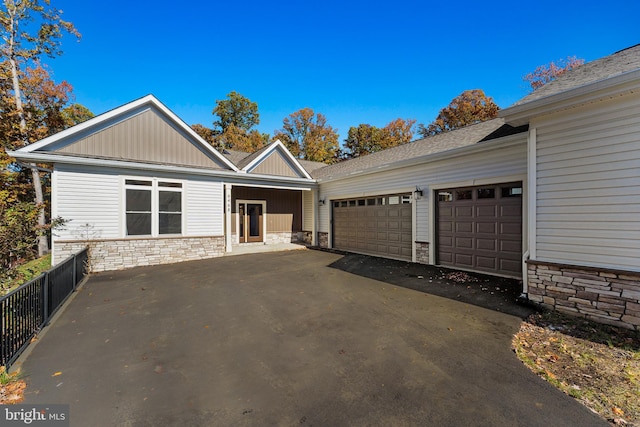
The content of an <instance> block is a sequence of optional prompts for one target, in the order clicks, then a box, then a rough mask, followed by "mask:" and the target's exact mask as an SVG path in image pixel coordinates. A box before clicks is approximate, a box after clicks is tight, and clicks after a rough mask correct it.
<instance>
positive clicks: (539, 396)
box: [23, 250, 607, 427]
mask: <svg viewBox="0 0 640 427" xmlns="http://www.w3.org/2000/svg"><path fill="white" fill-rule="evenodd" d="M341 258H342V257H341V256H340V255H337V254H332V253H327V252H320V251H312V250H302V251H287V252H277V253H266V254H255V255H244V256H233V257H223V258H218V259H214V260H208V261H197V262H187V263H181V264H173V265H166V266H159V267H145V268H137V269H132V270H128V271H121V272H114V273H103V274H99V275H96V276H93V277H92V278H91V279H90V280H89V282H88V283H87V284H86V285H85V286H84V287H83V288H82V290H81V291H80V293H79V294H78V295H77V297H76V298H75V299H74V300H73V301H72V303H71V304H70V305H69V307H68V308H67V309H66V310H65V311H64V312H63V313H62V315H61V316H60V318H59V319H58V320H57V322H56V323H55V324H54V325H52V326H51V328H50V330H49V331H48V332H47V333H46V334H45V336H44V337H42V338H41V340H40V342H39V343H38V344H37V346H36V347H35V348H34V349H33V351H32V352H31V354H30V355H29V357H28V358H27V360H26V361H25V362H24V364H23V373H24V374H25V375H26V379H27V382H28V389H27V395H26V401H27V402H28V403H48V404H51V403H69V404H70V405H71V412H70V419H71V425H72V426H93V425H96V426H97V425H100V426H109V425H113V426H218V425H219V426H230V425H234V426H244V425H252V426H253V425H255V426H271V425H287V426H290V425H301V426H347V425H350V426H351V425H354V426H364V425H371V426H510V427H511V426H544V427H548V426H572V425H575V426H583V427H586V426H606V425H607V423H605V422H604V421H602V420H601V419H599V418H598V417H597V416H596V415H594V414H593V413H591V412H590V411H588V410H587V409H585V408H584V407H583V406H582V405H580V404H579V403H577V402H576V401H575V400H573V399H572V398H570V397H567V396H565V395H564V394H562V393H561V392H559V391H557V390H556V389H555V388H553V387H552V386H550V385H549V384H547V383H545V382H544V381H543V380H541V379H539V378H538V377H536V376H535V375H534V374H532V373H531V372H529V370H528V369H527V368H526V367H524V366H523V365H522V364H521V363H520V362H519V361H518V360H517V358H516V357H515V355H514V354H513V351H512V350H511V338H512V336H513V334H514V333H515V332H516V331H517V330H518V327H519V324H520V321H521V319H520V318H519V317H517V316H513V315H510V314H506V313H500V312H497V311H493V310H488V309H485V308H482V307H478V306H474V305H470V304H466V303H461V302H458V301H454V300H452V299H448V298H443V297H439V296H434V295H430V294H426V293H423V292H419V291H416V290H411V289H406V288H403V287H399V286H395V285H390V284H387V283H384V282H381V281H376V280H372V279H370V278H366V277H362V276H360V275H355V274H351V273H348V272H346V271H343V270H341V269H339V268H333V267H329V266H330V265H332V264H336V263H337V262H338V261H339V260H340V259H341ZM369 259H370V260H374V261H372V262H375V258H369Z"/></svg>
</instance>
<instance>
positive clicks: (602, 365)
mask: <svg viewBox="0 0 640 427" xmlns="http://www.w3.org/2000/svg"><path fill="white" fill-rule="evenodd" d="M513 348H514V350H515V352H516V354H517V355H518V357H519V358H520V360H522V361H523V362H524V363H525V364H526V365H527V366H529V368H530V369H531V370H532V371H534V372H535V373H537V374H538V375H540V376H541V377H543V378H544V379H546V380H547V381H549V382H550V383H552V384H553V385H555V386H556V387H558V388H559V389H560V390H562V391H564V392H565V393H566V394H568V395H570V396H572V397H574V398H575V399H577V400H578V401H580V402H582V403H583V404H584V405H585V406H587V407H588V408H590V409H591V410H593V411H595V412H596V413H598V414H599V415H600V416H602V417H603V418H605V419H606V420H607V421H609V422H610V423H611V424H612V425H619V426H640V334H639V333H638V332H634V331H629V330H626V329H621V328H615V327H611V326H606V325H600V324H597V323H593V322H590V321H587V320H584V319H578V318H573V317H568V316H563V315H561V314H558V313H537V314H533V315H531V316H530V317H529V318H528V319H527V320H526V321H525V322H523V323H522V326H521V328H520V331H519V332H518V333H517V334H516V336H515V337H514V339H513Z"/></svg>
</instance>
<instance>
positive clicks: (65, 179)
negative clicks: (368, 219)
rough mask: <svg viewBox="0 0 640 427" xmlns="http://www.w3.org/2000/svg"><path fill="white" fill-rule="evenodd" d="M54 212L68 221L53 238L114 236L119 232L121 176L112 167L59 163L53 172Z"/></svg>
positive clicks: (107, 237) (53, 213)
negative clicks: (83, 166) (98, 167)
mask: <svg viewBox="0 0 640 427" xmlns="http://www.w3.org/2000/svg"><path fill="white" fill-rule="evenodd" d="M53 188H54V193H53V195H52V199H53V202H52V203H53V209H52V215H53V216H54V217H61V218H63V219H65V220H67V221H68V222H67V223H66V225H65V226H64V229H60V230H55V231H54V232H53V234H54V237H53V240H54V241H55V240H87V239H115V238H119V237H121V232H120V218H121V206H120V200H121V197H120V177H119V175H118V173H117V172H115V171H110V170H102V171H99V170H94V169H91V168H82V167H71V166H59V167H56V170H55V171H54V172H53Z"/></svg>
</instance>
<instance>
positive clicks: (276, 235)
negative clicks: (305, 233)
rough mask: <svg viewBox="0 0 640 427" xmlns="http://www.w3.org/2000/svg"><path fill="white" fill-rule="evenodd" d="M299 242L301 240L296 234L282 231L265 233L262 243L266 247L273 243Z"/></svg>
mask: <svg viewBox="0 0 640 427" xmlns="http://www.w3.org/2000/svg"><path fill="white" fill-rule="evenodd" d="M300 241H302V239H301V236H300V235H299V233H298V232H292V231H282V232H273V233H267V235H266V238H265V242H264V243H265V244H266V245H268V244H273V243H297V242H300Z"/></svg>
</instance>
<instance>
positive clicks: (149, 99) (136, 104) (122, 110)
mask: <svg viewBox="0 0 640 427" xmlns="http://www.w3.org/2000/svg"><path fill="white" fill-rule="evenodd" d="M147 104H149V105H152V106H154V107H155V108H157V109H158V110H160V111H161V112H162V113H163V114H164V115H166V116H167V117H169V119H170V120H171V121H173V122H174V123H175V124H176V125H177V126H178V127H179V128H180V129H181V130H183V131H184V132H186V133H187V134H188V135H189V136H190V137H192V138H193V139H195V140H196V141H197V142H198V143H199V144H200V145H201V147H202V148H203V149H204V150H205V151H207V152H209V153H211V154H213V155H214V156H215V157H216V158H217V159H219V160H220V161H222V162H223V163H224V164H225V165H227V166H228V167H229V168H230V169H231V170H233V171H238V168H237V167H236V165H234V164H233V163H232V162H231V161H230V160H229V159H227V158H226V157H225V156H223V155H222V154H221V153H220V152H218V150H216V149H215V148H213V147H212V146H211V144H209V143H207V142H206V141H205V140H204V139H202V137H201V136H200V135H198V134H197V133H196V132H195V131H194V130H193V129H191V127H190V126H189V125H187V124H186V123H185V122H184V121H183V120H182V119H180V117H178V116H177V115H176V114H175V113H174V112H173V111H171V110H170V109H169V108H167V107H166V106H165V105H164V104H163V103H162V102H160V101H159V100H158V99H157V98H156V97H155V96H153V95H147V96H145V97H142V98H140V99H137V100H135V101H132V102H130V103H128V104H125V105H123V106H121V107H118V108H115V109H113V110H111V111H107V112H106V113H104V114H100V115H99V116H96V117H94V118H92V119H89V120H87V121H86V122H82V123H80V124H78V125H76V126H73V127H70V128H68V129H65V130H63V131H62V132H58V133H56V134H55V135H51V136H49V137H47V138H44V139H42V140H40V141H38V142H36V143H34V144H30V145H27V146H26V147H23V148H21V149H19V150H17V152H20V153H31V152H34V151H39V150H41V149H42V148H44V147H47V146H49V145H51V144H55V143H56V142H58V141H61V140H63V139H65V138H68V137H70V136H72V135H74V134H78V133H81V132H83V131H85V130H87V129H90V128H92V127H94V126H97V125H100V124H101V123H104V122H107V121H109V120H111V119H113V118H115V117H118V116H120V115H123V114H126V113H127V112H129V111H133V110H135V109H137V108H140V107H142V106H144V105H147Z"/></svg>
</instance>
